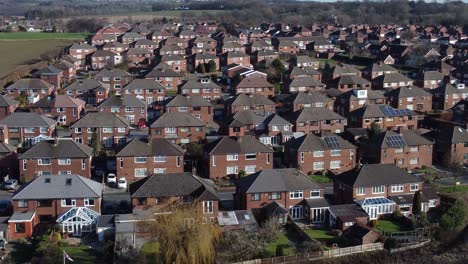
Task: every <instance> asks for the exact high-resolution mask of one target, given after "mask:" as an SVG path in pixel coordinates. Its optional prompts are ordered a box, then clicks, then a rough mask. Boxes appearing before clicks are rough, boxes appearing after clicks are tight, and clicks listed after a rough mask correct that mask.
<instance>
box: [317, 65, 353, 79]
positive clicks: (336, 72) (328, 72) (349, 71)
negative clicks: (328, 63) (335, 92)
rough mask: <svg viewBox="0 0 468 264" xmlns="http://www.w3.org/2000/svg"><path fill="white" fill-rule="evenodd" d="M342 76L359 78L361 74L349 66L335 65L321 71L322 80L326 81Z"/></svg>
mask: <svg viewBox="0 0 468 264" xmlns="http://www.w3.org/2000/svg"><path fill="white" fill-rule="evenodd" d="M344 75H352V76H361V72H360V71H359V70H358V69H356V68H354V67H353V66H351V65H349V64H342V65H335V66H334V67H325V68H324V69H323V79H324V80H327V81H328V80H333V79H336V78H338V77H340V76H344Z"/></svg>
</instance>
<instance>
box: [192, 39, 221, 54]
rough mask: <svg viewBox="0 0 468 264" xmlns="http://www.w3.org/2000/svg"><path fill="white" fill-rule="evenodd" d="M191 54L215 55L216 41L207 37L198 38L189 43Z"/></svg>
mask: <svg viewBox="0 0 468 264" xmlns="http://www.w3.org/2000/svg"><path fill="white" fill-rule="evenodd" d="M190 46H191V54H196V53H207V54H214V55H216V40H214V39H212V38H210V37H208V36H200V37H196V38H195V39H193V40H191V41H190Z"/></svg>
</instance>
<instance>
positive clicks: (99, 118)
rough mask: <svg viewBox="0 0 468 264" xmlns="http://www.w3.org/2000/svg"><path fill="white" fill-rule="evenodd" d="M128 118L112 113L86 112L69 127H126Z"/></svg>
mask: <svg viewBox="0 0 468 264" xmlns="http://www.w3.org/2000/svg"><path fill="white" fill-rule="evenodd" d="M128 126H129V123H128V120H127V119H126V118H124V117H120V116H118V115H116V114H114V113H87V114H86V115H85V116H83V117H82V118H81V119H80V120H78V121H76V122H75V123H74V124H73V125H72V126H71V127H72V128H76V127H128Z"/></svg>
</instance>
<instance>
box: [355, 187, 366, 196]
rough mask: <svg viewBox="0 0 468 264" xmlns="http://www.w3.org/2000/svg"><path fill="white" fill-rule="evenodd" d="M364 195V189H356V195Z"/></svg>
mask: <svg viewBox="0 0 468 264" xmlns="http://www.w3.org/2000/svg"><path fill="white" fill-rule="evenodd" d="M364 194H366V188H364V187H359V188H356V195H364Z"/></svg>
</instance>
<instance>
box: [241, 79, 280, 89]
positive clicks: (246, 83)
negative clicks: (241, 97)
mask: <svg viewBox="0 0 468 264" xmlns="http://www.w3.org/2000/svg"><path fill="white" fill-rule="evenodd" d="M257 87H258V88H264V87H273V84H271V83H269V82H268V81H267V80H265V78H261V77H251V78H244V79H242V81H240V83H239V84H237V86H236V89H237V88H257Z"/></svg>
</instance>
